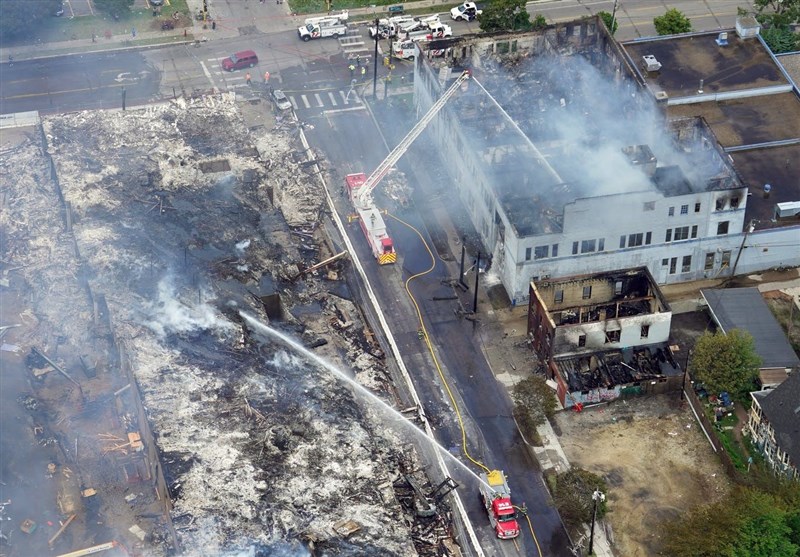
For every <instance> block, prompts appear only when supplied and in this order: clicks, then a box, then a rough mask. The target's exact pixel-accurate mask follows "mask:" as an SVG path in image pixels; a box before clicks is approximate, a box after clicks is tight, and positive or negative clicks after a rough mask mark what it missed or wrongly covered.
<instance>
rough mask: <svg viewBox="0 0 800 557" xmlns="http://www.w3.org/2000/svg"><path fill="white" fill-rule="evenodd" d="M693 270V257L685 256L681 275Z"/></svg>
mask: <svg viewBox="0 0 800 557" xmlns="http://www.w3.org/2000/svg"><path fill="white" fill-rule="evenodd" d="M691 270H692V256H691V255H684V256H683V261H682V262H681V273H688V272H689V271H691Z"/></svg>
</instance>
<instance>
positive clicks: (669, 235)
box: [664, 228, 672, 242]
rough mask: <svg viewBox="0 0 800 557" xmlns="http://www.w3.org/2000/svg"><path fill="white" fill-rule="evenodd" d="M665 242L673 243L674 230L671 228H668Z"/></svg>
mask: <svg viewBox="0 0 800 557" xmlns="http://www.w3.org/2000/svg"><path fill="white" fill-rule="evenodd" d="M664 241H665V242H671V241H672V229H671V228H667V235H666V237H665V238H664Z"/></svg>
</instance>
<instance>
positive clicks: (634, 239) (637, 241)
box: [628, 232, 644, 248]
mask: <svg viewBox="0 0 800 557" xmlns="http://www.w3.org/2000/svg"><path fill="white" fill-rule="evenodd" d="M643 241H644V234H642V233H641V232H639V233H638V234H631V235H630V236H628V247H629V248H633V247H636V246H641V245H642V242H643Z"/></svg>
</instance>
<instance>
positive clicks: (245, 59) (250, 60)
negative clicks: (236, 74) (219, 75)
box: [222, 50, 258, 72]
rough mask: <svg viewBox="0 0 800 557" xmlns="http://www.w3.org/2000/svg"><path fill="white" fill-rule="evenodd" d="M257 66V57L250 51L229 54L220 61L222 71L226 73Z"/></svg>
mask: <svg viewBox="0 0 800 557" xmlns="http://www.w3.org/2000/svg"><path fill="white" fill-rule="evenodd" d="M256 64H258V56H256V53H255V52H253V51H252V50H243V51H241V52H236V53H235V54H231V55H230V56H229V57H227V58H225V59H224V60H223V61H222V69H223V70H225V71H226V72H232V71H234V70H241V69H242V68H252V67H253V66H255V65H256Z"/></svg>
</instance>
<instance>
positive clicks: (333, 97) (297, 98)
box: [286, 89, 362, 110]
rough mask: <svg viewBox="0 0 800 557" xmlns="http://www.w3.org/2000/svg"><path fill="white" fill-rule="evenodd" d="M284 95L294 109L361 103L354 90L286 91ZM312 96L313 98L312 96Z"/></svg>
mask: <svg viewBox="0 0 800 557" xmlns="http://www.w3.org/2000/svg"><path fill="white" fill-rule="evenodd" d="M286 96H287V97H288V98H289V101H290V102H291V103H292V106H293V107H294V109H295V110H297V109H303V108H308V109H311V108H335V107H338V106H341V105H343V104H344V105H353V104H357V105H358V104H362V103H361V99H360V98H359V97H358V95H357V94H356V92H355V91H352V92H351V93H350V95H349V98H348V94H347V91H346V90H342V89H340V90H338V91H325V92H322V93H309V94H297V95H292V94H289V93H287V94H286ZM312 96H313V98H312Z"/></svg>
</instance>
